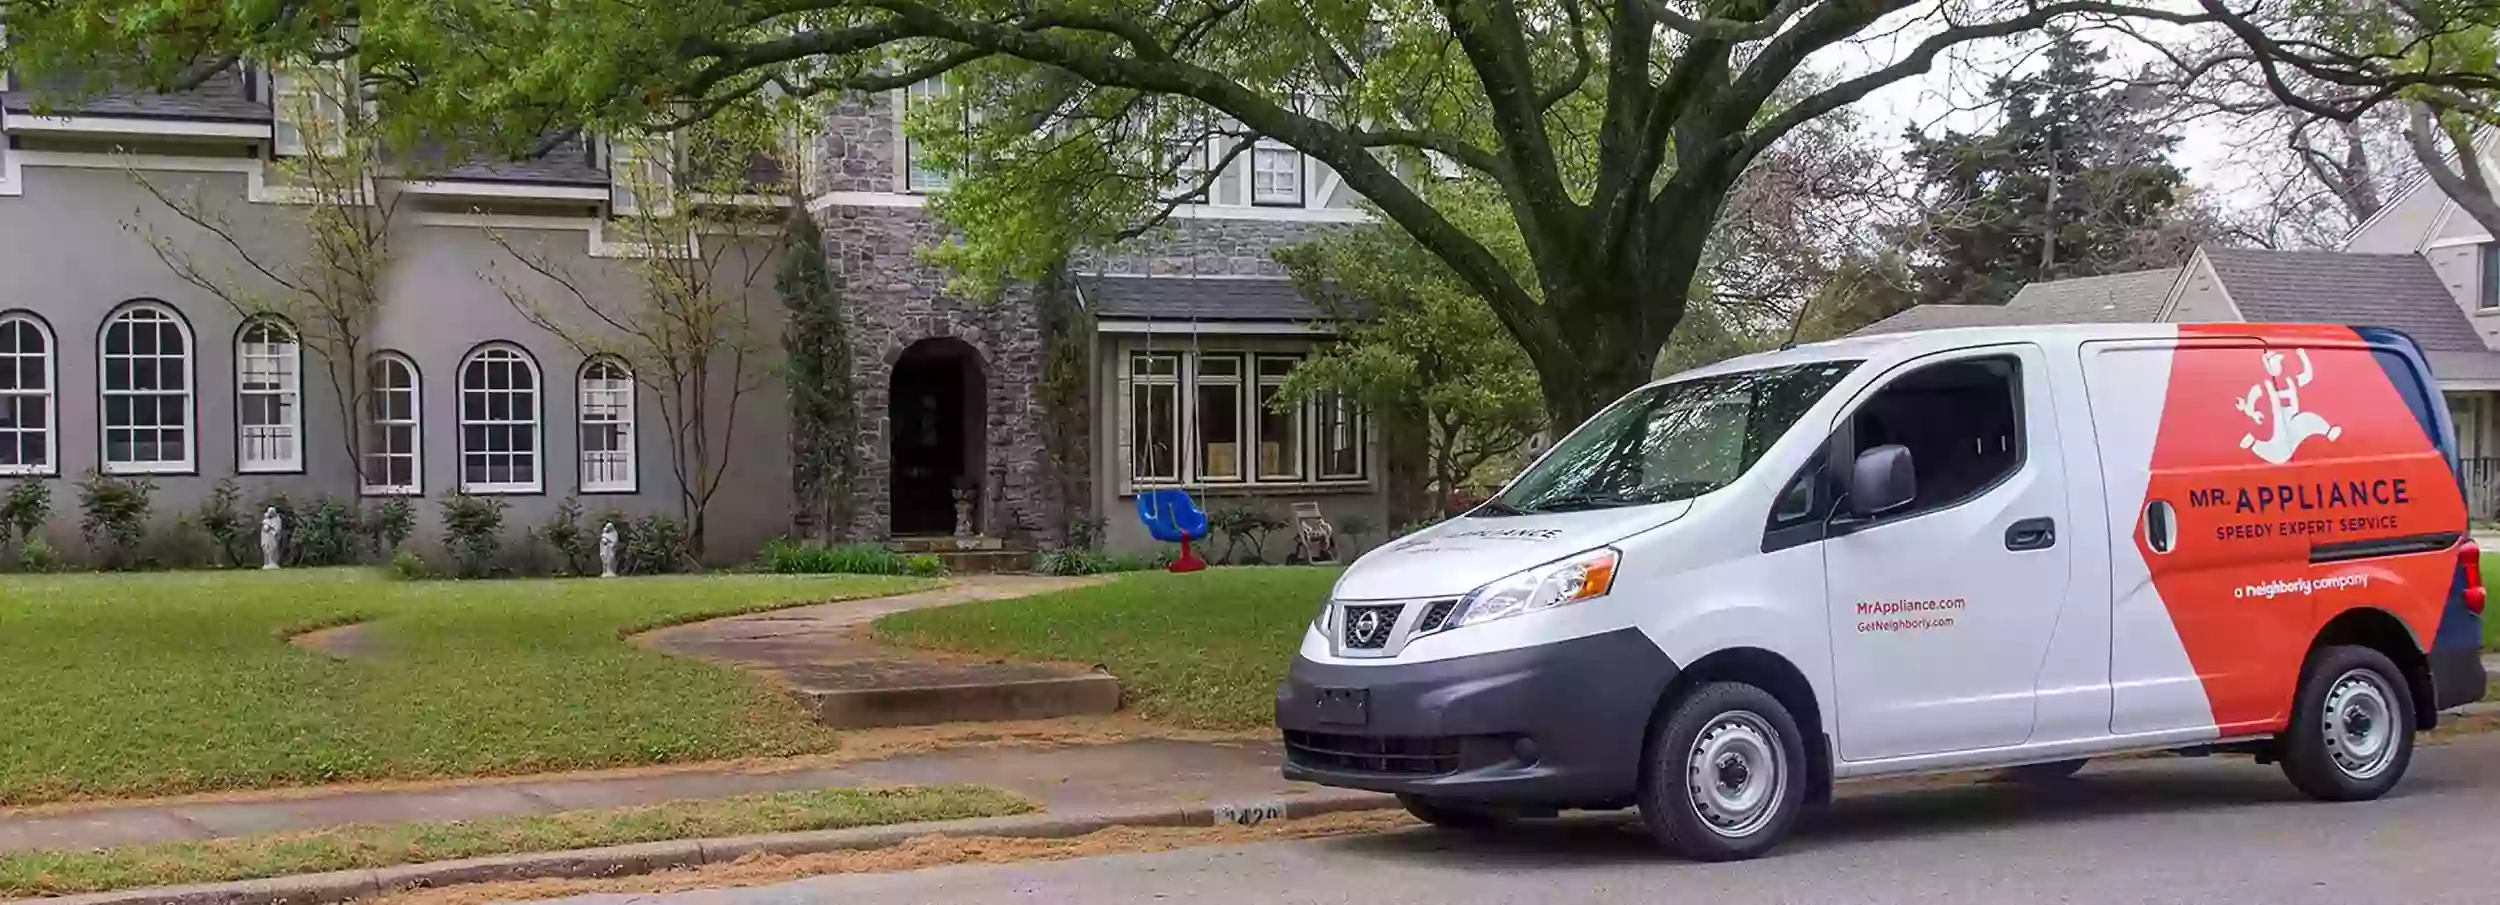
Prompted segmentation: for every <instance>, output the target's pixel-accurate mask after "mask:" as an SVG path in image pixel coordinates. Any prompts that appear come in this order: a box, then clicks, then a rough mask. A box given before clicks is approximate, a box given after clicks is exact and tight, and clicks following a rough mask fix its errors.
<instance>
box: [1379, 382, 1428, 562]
mask: <svg viewBox="0 0 2500 905" xmlns="http://www.w3.org/2000/svg"><path fill="white" fill-rule="evenodd" d="M1416 408H1418V407H1413V406H1393V407H1391V408H1390V409H1388V410H1387V411H1384V412H1382V415H1383V418H1382V422H1381V426H1380V427H1381V430H1380V445H1381V458H1382V459H1383V463H1382V465H1383V467H1382V469H1381V471H1382V488H1383V491H1384V492H1385V493H1386V494H1387V495H1388V499H1387V501H1386V503H1387V505H1386V506H1385V508H1386V509H1387V517H1388V522H1389V523H1388V524H1386V525H1382V526H1381V529H1382V530H1383V531H1384V532H1386V533H1387V536H1389V537H1396V536H1397V533H1398V529H1399V528H1403V527H1405V526H1407V525H1412V524H1414V523H1416V522H1419V521H1423V520H1424V518H1425V517H1427V516H1429V515H1431V514H1433V513H1436V512H1439V511H1441V510H1440V507H1438V506H1433V505H1431V504H1430V500H1428V499H1427V496H1428V495H1429V494H1430V493H1431V491H1430V490H1429V489H1428V488H1427V487H1426V486H1425V485H1426V484H1427V483H1428V482H1429V481H1430V479H1429V478H1427V477H1426V476H1425V471H1426V470H1427V468H1428V462H1427V460H1428V459H1429V457H1430V451H1429V449H1428V447H1429V446H1430V444H1429V443H1428V442H1427V440H1426V435H1425V433H1424V430H1425V428H1424V424H1423V422H1422V421H1420V420H1416V419H1415V418H1413V417H1412V416H1410V415H1407V414H1406V413H1408V412H1412V411H1414V410H1416Z"/></svg>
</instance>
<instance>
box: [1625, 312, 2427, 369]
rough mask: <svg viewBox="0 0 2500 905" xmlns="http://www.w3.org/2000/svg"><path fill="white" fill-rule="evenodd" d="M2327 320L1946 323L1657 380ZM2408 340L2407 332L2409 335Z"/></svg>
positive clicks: (1756, 356)
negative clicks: (2006, 346)
mask: <svg viewBox="0 0 2500 905" xmlns="http://www.w3.org/2000/svg"><path fill="white" fill-rule="evenodd" d="M2321 326H2330V325H2324V324H2245V323H2213V324H2183V323H2111V324H2027V325H2015V326H1991V327H1946V328H1940V329H1933V330H1905V331H1901V332H1897V333H1873V334H1858V335H1853V336H1844V337H1841V338H1839V339H1829V340H1824V341H1822V342H1814V343H1805V344H1802V345H1798V346H1796V347H1794V348H1788V349H1779V350H1776V351H1770V352H1756V353H1753V354H1750V355H1740V356H1737V357H1735V358H1730V359H1728V360H1726V361H1722V362H1718V363H1716V364H1711V365H1705V366H1702V367H1699V368H1694V369H1692V370H1689V371H1685V372H1683V373H1680V374H1673V375H1670V376H1668V377H1666V378H1663V379H1661V380H1658V381H1655V382H1656V383H1665V382H1668V381H1673V380H1683V379H1686V378H1691V377H1706V376H1709V375H1713V374H1726V373H1733V372H1736V371H1752V370H1758V369H1761V368H1771V367H1779V366H1782V365H1794V364H1811V363H1814V362H1820V361H1839V360H1863V361H1866V362H1869V363H1872V364H1878V365H1889V364H1891V363H1892V362H1896V361H1902V360H1905V359H1910V358H1916V357H1918V356H1921V355H1926V354H1929V353H1932V352H1943V351H1949V350H1952V349H1961V348H1968V347H1971V346H1984V345H1991V344H1995V343H2005V342H2029V343H2044V344H2048V345H2067V344H2078V343H2083V342H2088V341H2092V340H2107V339H2136V338H2144V339H2151V338H2157V337H2169V336H2175V335H2177V334H2178V331H2179V329H2180V328H2182V327H2222V328H2231V327H2238V328H2246V329H2249V330H2250V332H2252V333H2264V332H2271V331H2275V330H2281V329H2285V328H2291V329H2301V328H2304V327H2305V328H2316V327H2321ZM2372 332H2374V333H2388V334H2394V335H2396V336H2400V337H2401V336H2403V335H2404V334H2402V333H2401V332H2398V331H2394V330H2386V329H2384V328H2379V329H2374V330H2373V331H2372ZM2407 341H2408V342H2410V338H2409V337H2408V338H2407Z"/></svg>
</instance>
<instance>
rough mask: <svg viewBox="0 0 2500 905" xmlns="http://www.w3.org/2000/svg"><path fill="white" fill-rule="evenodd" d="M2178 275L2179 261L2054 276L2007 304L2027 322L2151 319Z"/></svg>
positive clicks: (2025, 289) (2026, 288) (2157, 314)
mask: <svg viewBox="0 0 2500 905" xmlns="http://www.w3.org/2000/svg"><path fill="white" fill-rule="evenodd" d="M2178 281H2179V269H2178V268H2176V267H2170V268H2164V269H2159V270H2138V271H2135V272H2133V273H2113V274H2109V275H2107V276H2097V277H2077V278H2075V279H2071V280H2050V281H2048V282H2045V283H2033V284H2031V285H2028V286H2024V287H2023V289H2022V291H2021V292H2017V293H2014V298H2013V300H2011V301H2008V302H2006V303H2005V307H2007V308H2010V309H2013V310H2015V311H2019V312H2022V317H2023V318H2024V321H2023V322H2024V323H2035V324H2143V323H2151V322H2153V321H2155V320H2158V319H2160V317H2161V304H2162V302H2163V301H2164V300H2166V299H2168V298H2169V297H2170V286H2171V284H2173V283H2176V282H2178Z"/></svg>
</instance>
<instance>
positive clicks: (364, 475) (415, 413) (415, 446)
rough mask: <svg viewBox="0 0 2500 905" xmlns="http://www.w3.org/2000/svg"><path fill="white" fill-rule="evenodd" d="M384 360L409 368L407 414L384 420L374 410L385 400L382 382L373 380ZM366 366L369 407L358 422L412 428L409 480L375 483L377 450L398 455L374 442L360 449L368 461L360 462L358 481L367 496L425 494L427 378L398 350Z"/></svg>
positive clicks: (368, 424) (405, 369)
mask: <svg viewBox="0 0 2500 905" xmlns="http://www.w3.org/2000/svg"><path fill="white" fill-rule="evenodd" d="M384 362H389V363H392V364H396V365H398V366H399V367H400V369H401V370H404V371H406V372H408V389H407V393H408V417H407V418H404V419H399V418H394V419H389V420H384V419H382V418H380V417H377V416H376V415H375V413H374V407H375V406H376V405H378V404H380V402H381V400H382V393H383V389H382V385H381V384H380V383H378V382H374V381H373V379H372V372H373V370H374V369H376V368H377V367H379V366H380V365H381V364H382V363H384ZM365 368H366V372H365V373H366V378H365V379H366V381H367V383H368V386H367V387H366V389H365V394H366V399H365V410H364V411H362V412H360V413H358V414H357V417H358V418H359V419H362V421H363V423H362V424H359V425H358V426H357V429H358V430H362V429H364V428H366V427H383V428H389V427H406V428H408V453H407V455H408V481H409V483H408V484H406V485H404V486H403V485H393V484H375V483H371V482H370V481H369V480H368V479H369V478H371V477H372V476H373V471H372V469H373V463H372V462H371V461H370V460H371V458H372V457H373V456H374V455H375V454H376V453H377V452H379V453H380V454H382V455H394V454H393V453H390V452H388V451H386V450H377V449H375V448H374V447H372V446H371V445H370V443H368V444H367V445H365V447H364V448H362V449H361V450H359V453H360V454H361V455H363V456H364V457H365V458H366V459H367V461H364V462H359V463H357V464H356V481H357V483H358V484H359V485H360V489H361V490H362V492H363V493H364V495H366V496H423V495H425V381H424V379H423V378H421V377H420V376H419V373H418V371H417V363H416V362H415V361H414V360H412V359H410V358H409V357H408V356H406V355H402V354H400V353H398V352H382V353H378V354H376V355H374V356H373V359H372V360H371V361H370V362H368V363H367V364H366V365H365ZM380 433H381V434H382V435H383V436H385V437H387V436H389V433H390V432H389V431H387V430H384V431H381V432H380ZM384 473H386V474H387V473H388V470H387V469H385V471H384Z"/></svg>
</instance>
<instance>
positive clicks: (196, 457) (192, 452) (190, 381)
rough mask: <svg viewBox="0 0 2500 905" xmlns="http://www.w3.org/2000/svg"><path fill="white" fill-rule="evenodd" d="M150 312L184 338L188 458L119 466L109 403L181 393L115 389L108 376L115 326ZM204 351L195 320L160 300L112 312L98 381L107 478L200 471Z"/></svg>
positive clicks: (101, 336)
mask: <svg viewBox="0 0 2500 905" xmlns="http://www.w3.org/2000/svg"><path fill="white" fill-rule="evenodd" d="M146 310H152V311H156V312H158V313H161V314H163V315H164V316H165V319H166V320H167V321H170V322H172V323H173V325H174V331H175V332H176V333H178V334H180V335H181V336H182V356H181V359H180V360H181V362H182V389H181V390H180V391H179V394H178V395H179V396H180V398H181V399H182V407H181V411H182V458H181V459H179V460H174V461H162V462H116V461H114V460H113V455H112V451H113V444H112V441H111V439H110V438H111V437H112V432H113V425H112V424H111V423H110V422H108V421H107V420H106V418H107V417H108V415H107V414H106V413H107V412H109V411H110V410H111V408H112V407H111V406H110V405H108V404H106V402H105V400H106V399H109V398H111V397H113V396H117V395H118V396H128V397H132V398H149V399H153V398H158V397H164V396H173V395H177V394H176V393H168V392H165V391H163V390H114V389H110V385H111V384H110V381H109V380H108V379H107V378H106V376H105V375H106V374H108V373H110V372H111V370H112V364H113V358H112V356H111V355H110V354H108V353H107V352H106V351H105V349H106V348H107V346H106V343H105V337H106V336H107V335H109V334H111V333H112V330H113V325H114V324H117V323H121V322H122V321H123V319H124V318H127V317H129V316H130V315H132V314H133V313H136V312H139V311H146ZM199 351H200V343H199V337H198V336H197V335H195V334H193V333H192V332H191V322H190V321H188V320H184V319H183V317H182V313H181V312H179V311H176V310H174V308H173V306H172V305H168V304H165V303H163V302H157V301H144V302H131V303H129V304H125V305H122V306H120V307H118V308H115V309H113V312H112V313H111V314H107V315H105V317H104V326H103V328H102V329H100V330H97V331H96V383H95V386H96V443H97V450H96V458H97V459H98V460H99V462H100V463H101V465H102V470H103V472H104V473H105V474H109V475H155V474H191V473H193V472H196V471H198V470H199V461H200V425H199V420H200V403H199V386H200V381H199ZM127 357H130V358H136V357H137V355H136V353H131V354H130V355H128V356H127ZM154 357H157V358H162V357H163V355H162V354H161V353H159V354H157V355H156V356H154ZM163 427H164V426H163V425H161V424H160V425H157V427H156V429H159V430H161V429H163ZM126 429H132V428H126Z"/></svg>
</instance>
